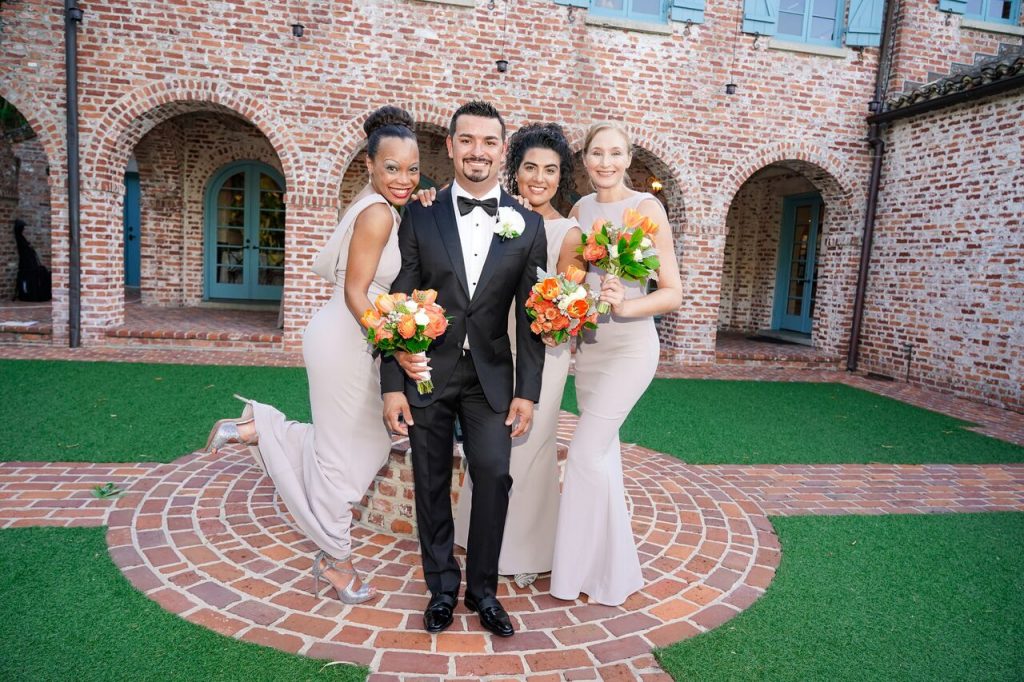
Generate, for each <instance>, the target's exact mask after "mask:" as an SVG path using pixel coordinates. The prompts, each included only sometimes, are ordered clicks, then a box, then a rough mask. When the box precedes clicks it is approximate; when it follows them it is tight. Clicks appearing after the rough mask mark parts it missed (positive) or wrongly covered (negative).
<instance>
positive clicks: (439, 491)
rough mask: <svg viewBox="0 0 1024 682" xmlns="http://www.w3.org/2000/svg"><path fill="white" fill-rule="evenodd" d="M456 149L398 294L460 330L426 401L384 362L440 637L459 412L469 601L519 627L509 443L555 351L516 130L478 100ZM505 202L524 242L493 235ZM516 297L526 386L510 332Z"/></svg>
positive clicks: (426, 617)
mask: <svg viewBox="0 0 1024 682" xmlns="http://www.w3.org/2000/svg"><path fill="white" fill-rule="evenodd" d="M447 145H448V155H449V157H450V158H451V159H452V160H453V161H454V164H455V181H454V182H453V183H452V185H451V187H449V188H446V189H443V190H441V191H440V192H438V194H437V197H436V198H435V200H434V203H433V205H431V206H430V207H427V208H424V207H423V206H421V205H419V204H418V203H416V202H412V203H410V204H408V205H407V206H406V211H405V216H404V217H403V219H402V224H401V226H400V227H399V229H398V244H399V248H400V250H401V253H402V269H401V271H400V273H399V275H398V277H397V278H396V279H395V281H394V284H392V287H391V290H392V291H393V292H404V293H409V292H411V291H412V290H413V289H435V290H436V291H437V302H438V304H440V305H441V306H443V307H444V308H445V311H446V312H447V314H448V315H449V316H450V317H451V322H450V325H449V327H448V330H447V331H446V332H445V334H444V335H443V336H442V337H441V338H440V339H438V340H437V341H435V342H434V343H433V345H432V346H431V347H430V350H428V351H427V355H428V359H429V363H430V370H431V375H432V376H431V379H432V381H433V382H434V390H433V392H432V393H428V394H426V395H420V394H419V393H418V392H417V390H416V385H415V382H414V381H412V380H411V379H409V378H408V376H406V373H405V372H403V369H402V367H401V366H400V365H399V363H398V361H397V360H396V358H388V359H386V360H385V361H384V362H382V364H381V370H380V372H381V390H382V392H383V395H384V418H385V421H386V422H387V424H388V426H389V427H390V428H391V429H392V430H393V431H395V432H398V433H403V434H404V433H408V434H409V441H410V444H411V445H412V464H413V476H414V483H415V487H416V524H417V526H418V527H419V540H420V552H421V556H422V560H423V574H424V578H425V579H426V582H427V587H428V588H429V589H430V592H431V595H432V596H431V599H430V605H429V606H428V607H427V609H426V611H425V612H424V614H423V624H424V627H425V628H426V630H427V631H428V632H441V631H442V630H444V629H445V628H447V627H448V626H449V625H451V622H452V612H453V610H454V609H455V606H456V604H457V603H458V596H459V585H460V583H461V578H462V574H461V571H460V570H459V566H458V564H457V563H456V561H455V556H454V554H453V544H454V524H453V522H452V507H451V497H450V494H451V480H452V447H453V433H454V424H455V418H456V416H457V417H458V418H459V422H460V423H461V425H462V431H463V447H464V451H465V455H466V461H467V463H468V465H469V471H470V474H471V475H472V477H473V511H472V516H471V517H470V526H469V543H468V547H467V549H466V598H465V604H466V607H467V608H469V609H470V610H471V611H477V612H479V614H480V622H481V623H482V624H483V625H484V627H486V628H487V629H488V630H490V631H491V632H493V633H495V634H497V635H499V636H502V637H508V636H511V635H512V634H513V633H514V630H513V627H512V624H511V622H510V621H509V618H508V614H507V613H506V612H505V610H504V609H503V608H502V606H501V604H500V603H499V602H498V599H497V597H496V593H497V586H498V554H499V552H500V550H501V539H502V535H503V533H504V529H505V514H506V511H507V510H508V493H509V489H510V488H511V486H512V477H511V476H510V475H509V456H510V451H511V440H512V438H514V437H517V436H519V435H521V434H523V433H526V431H527V430H528V429H529V427H530V422H531V420H532V419H533V406H534V403H535V402H536V401H537V399H538V398H539V397H540V383H541V372H542V370H543V368H544V345H543V343H542V342H541V341H540V339H539V338H538V337H537V336H536V335H535V334H533V333H531V332H530V321H529V319H528V318H527V316H526V309H525V307H524V304H525V302H526V298H527V297H528V296H529V293H530V289H531V287H532V286H533V285H534V284H535V283H536V273H537V268H538V267H540V268H544V266H545V263H546V258H547V256H546V250H547V239H546V237H545V233H544V224H543V220H542V219H541V217H540V216H539V215H538V214H536V213H533V212H532V211H528V210H526V209H524V208H523V207H522V206H520V204H519V203H518V202H517V201H516V200H514V199H513V198H512V197H510V196H509V195H508V194H506V193H505V192H504V191H502V189H501V188H500V186H499V184H498V171H499V167H500V165H501V157H502V155H503V153H504V150H505V123H504V121H503V120H502V118H501V115H500V114H499V113H498V111H497V110H496V109H495V108H494V107H493V106H491V105H490V104H487V103H485V102H470V103H469V104H465V105H463V106H462V107H460V108H459V109H458V110H457V111H456V112H455V114H454V115H453V116H452V120H451V125H450V126H449V130H448V139H447ZM499 206H502V207H510V208H511V209H513V210H515V211H516V212H517V213H518V215H520V216H522V221H521V224H522V233H521V234H520V235H518V236H515V237H501V236H499V235H497V234H495V231H494V228H495V226H496V224H497V220H496V218H495V217H494V216H495V215H496V214H497V213H498V211H497V209H498V207H499ZM513 300H514V301H515V309H516V349H517V362H516V364H515V381H514V383H513V363H512V353H511V350H510V343H509V337H508V316H509V308H510V307H511V306H512V304H513ZM404 362H405V358H403V363H404ZM406 367H407V368H408V367H409V365H406ZM403 422H404V423H403ZM407 425H408V429H407V428H406V426H407Z"/></svg>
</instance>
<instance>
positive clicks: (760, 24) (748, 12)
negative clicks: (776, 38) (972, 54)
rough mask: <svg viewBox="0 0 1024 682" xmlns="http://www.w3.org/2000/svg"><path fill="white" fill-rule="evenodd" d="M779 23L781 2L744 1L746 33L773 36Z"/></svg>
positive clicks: (766, 0) (763, 0)
mask: <svg viewBox="0 0 1024 682" xmlns="http://www.w3.org/2000/svg"><path fill="white" fill-rule="evenodd" d="M964 1H965V2H966V0H964ZM778 21H779V0H743V32H744V33H759V34H760V35H763V36H773V35H775V26H776V24H778Z"/></svg>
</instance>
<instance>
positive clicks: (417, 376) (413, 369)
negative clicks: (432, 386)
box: [395, 350, 430, 381]
mask: <svg viewBox="0 0 1024 682" xmlns="http://www.w3.org/2000/svg"><path fill="white" fill-rule="evenodd" d="M395 360H397V361H398V364H399V366H400V367H401V368H402V369H403V370H405V374H406V376H408V377H409V378H410V379H412V380H413V381H424V380H425V379H426V378H427V375H426V374H425V373H426V372H429V371H430V360H428V359H427V358H426V357H423V356H420V355H416V354H415V353H408V352H406V351H404V350H396V351H395Z"/></svg>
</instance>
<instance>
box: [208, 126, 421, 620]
mask: <svg viewBox="0 0 1024 682" xmlns="http://www.w3.org/2000/svg"><path fill="white" fill-rule="evenodd" d="M412 125H413V121H412V118H411V117H410V116H409V114H408V113H406V112H405V111H403V110H401V109H398V108H396V107H382V108H381V109H378V110H377V111H375V112H373V113H372V114H371V115H370V117H369V118H368V119H367V120H366V123H365V124H364V126H363V128H364V130H365V132H366V135H367V160H366V167H367V172H368V173H369V176H370V177H369V182H368V183H367V185H366V187H364V188H363V189H362V191H360V192H359V194H358V195H357V196H356V197H355V199H354V200H353V202H352V204H351V205H350V206H349V208H348V209H347V210H346V211H345V214H344V215H343V216H342V218H341V222H340V224H339V225H338V227H337V229H336V230H335V232H334V234H333V236H332V237H331V239H330V241H329V242H328V243H327V246H326V247H325V248H324V250H323V251H322V252H321V253H320V254H319V256H318V257H317V259H316V262H315V263H314V265H313V271H314V272H316V273H317V274H319V275H321V276H322V277H324V278H325V279H327V280H328V281H330V282H331V283H333V284H334V293H333V295H332V297H331V299H330V300H329V301H328V302H327V303H326V304H325V305H324V306H323V307H322V308H321V309H320V310H319V311H318V312H317V313H316V314H315V315H314V316H313V318H312V319H311V320H310V322H309V325H308V326H307V327H306V331H305V334H304V336H303V341H302V355H303V360H304V361H305V365H306V373H307V376H308V378H309V401H310V406H311V408H312V415H313V423H312V424H301V423H298V422H294V421H289V420H287V419H286V418H285V416H284V415H283V414H282V413H281V412H280V411H278V410H277V409H275V408H274V407H272V406H271V405H265V404H263V403H259V402H256V401H246V402H247V403H248V404H247V406H246V409H245V412H244V413H243V415H242V419H241V420H223V421H221V422H218V424H217V425H216V426H215V427H214V430H213V432H212V433H211V435H210V442H209V443H208V444H207V450H211V451H215V450H216V449H217V448H218V447H221V446H222V445H224V444H225V443H228V442H242V443H246V444H248V445H250V450H251V451H252V452H253V454H254V456H255V457H256V458H257V461H259V463H260V465H261V466H262V467H263V468H264V470H265V471H266V473H267V474H268V475H269V476H270V477H271V478H272V479H273V481H274V485H275V487H276V488H277V492H278V494H279V495H280V496H281V498H282V499H283V500H284V503H285V505H286V506H287V507H288V511H289V512H291V515H292V517H293V518H294V519H295V522H296V523H297V524H298V525H299V527H300V528H301V529H302V530H303V531H304V532H305V533H306V534H307V535H308V536H309V538H310V539H311V540H312V541H313V542H314V543H316V545H317V546H318V547H319V548H320V551H319V552H318V553H317V555H316V558H315V559H314V562H313V577H314V578H315V584H316V591H317V594H319V584H320V579H321V578H324V579H326V580H327V581H328V582H329V583H330V584H331V585H333V586H334V588H335V590H336V592H337V595H338V598H339V599H341V600H342V601H343V602H346V603H360V602H363V601H367V600H368V599H370V598H372V597H374V596H375V595H376V590H375V588H373V587H371V586H370V585H369V584H364V583H362V581H361V580H360V579H359V576H358V575H357V574H356V572H355V569H354V568H353V566H352V560H351V553H352V538H351V534H350V527H351V524H352V505H354V504H356V503H358V502H359V501H360V500H361V499H362V497H363V494H364V493H365V492H366V489H367V488H368V487H369V485H370V484H371V483H372V482H373V478H374V476H375V475H376V473H377V472H378V471H379V470H380V468H381V467H382V466H383V465H384V464H385V463H386V461H387V458H388V453H389V452H390V450H391V438H390V436H389V435H388V432H387V429H386V428H385V426H384V424H383V422H382V421H381V416H380V415H381V411H382V402H381V397H380V379H379V375H378V370H377V361H376V360H375V358H374V357H373V355H372V354H371V351H370V348H369V346H368V345H367V342H366V339H365V336H364V332H363V330H362V328H361V327H360V325H359V321H358V320H359V317H360V315H361V314H362V313H363V311H365V310H366V309H367V308H369V307H370V306H371V303H370V300H371V298H374V297H376V296H377V295H378V294H382V293H387V292H388V291H389V290H390V288H391V282H392V281H393V280H394V278H395V277H396V276H397V274H398V270H399V268H400V266H401V256H400V255H399V252H398V237H397V228H398V222H399V220H398V213H397V212H396V211H395V209H394V206H396V205H397V206H402V205H404V204H405V203H406V202H408V201H409V199H410V197H411V196H412V195H413V192H414V191H415V190H416V187H417V185H418V184H419V150H418V148H417V145H416V136H415V134H414V133H413V131H412Z"/></svg>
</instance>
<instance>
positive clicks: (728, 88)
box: [725, 82, 736, 95]
mask: <svg viewBox="0 0 1024 682" xmlns="http://www.w3.org/2000/svg"><path fill="white" fill-rule="evenodd" d="M725 94H727V95H735V94H736V84H735V83H732V82H729V83H726V84H725Z"/></svg>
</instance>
